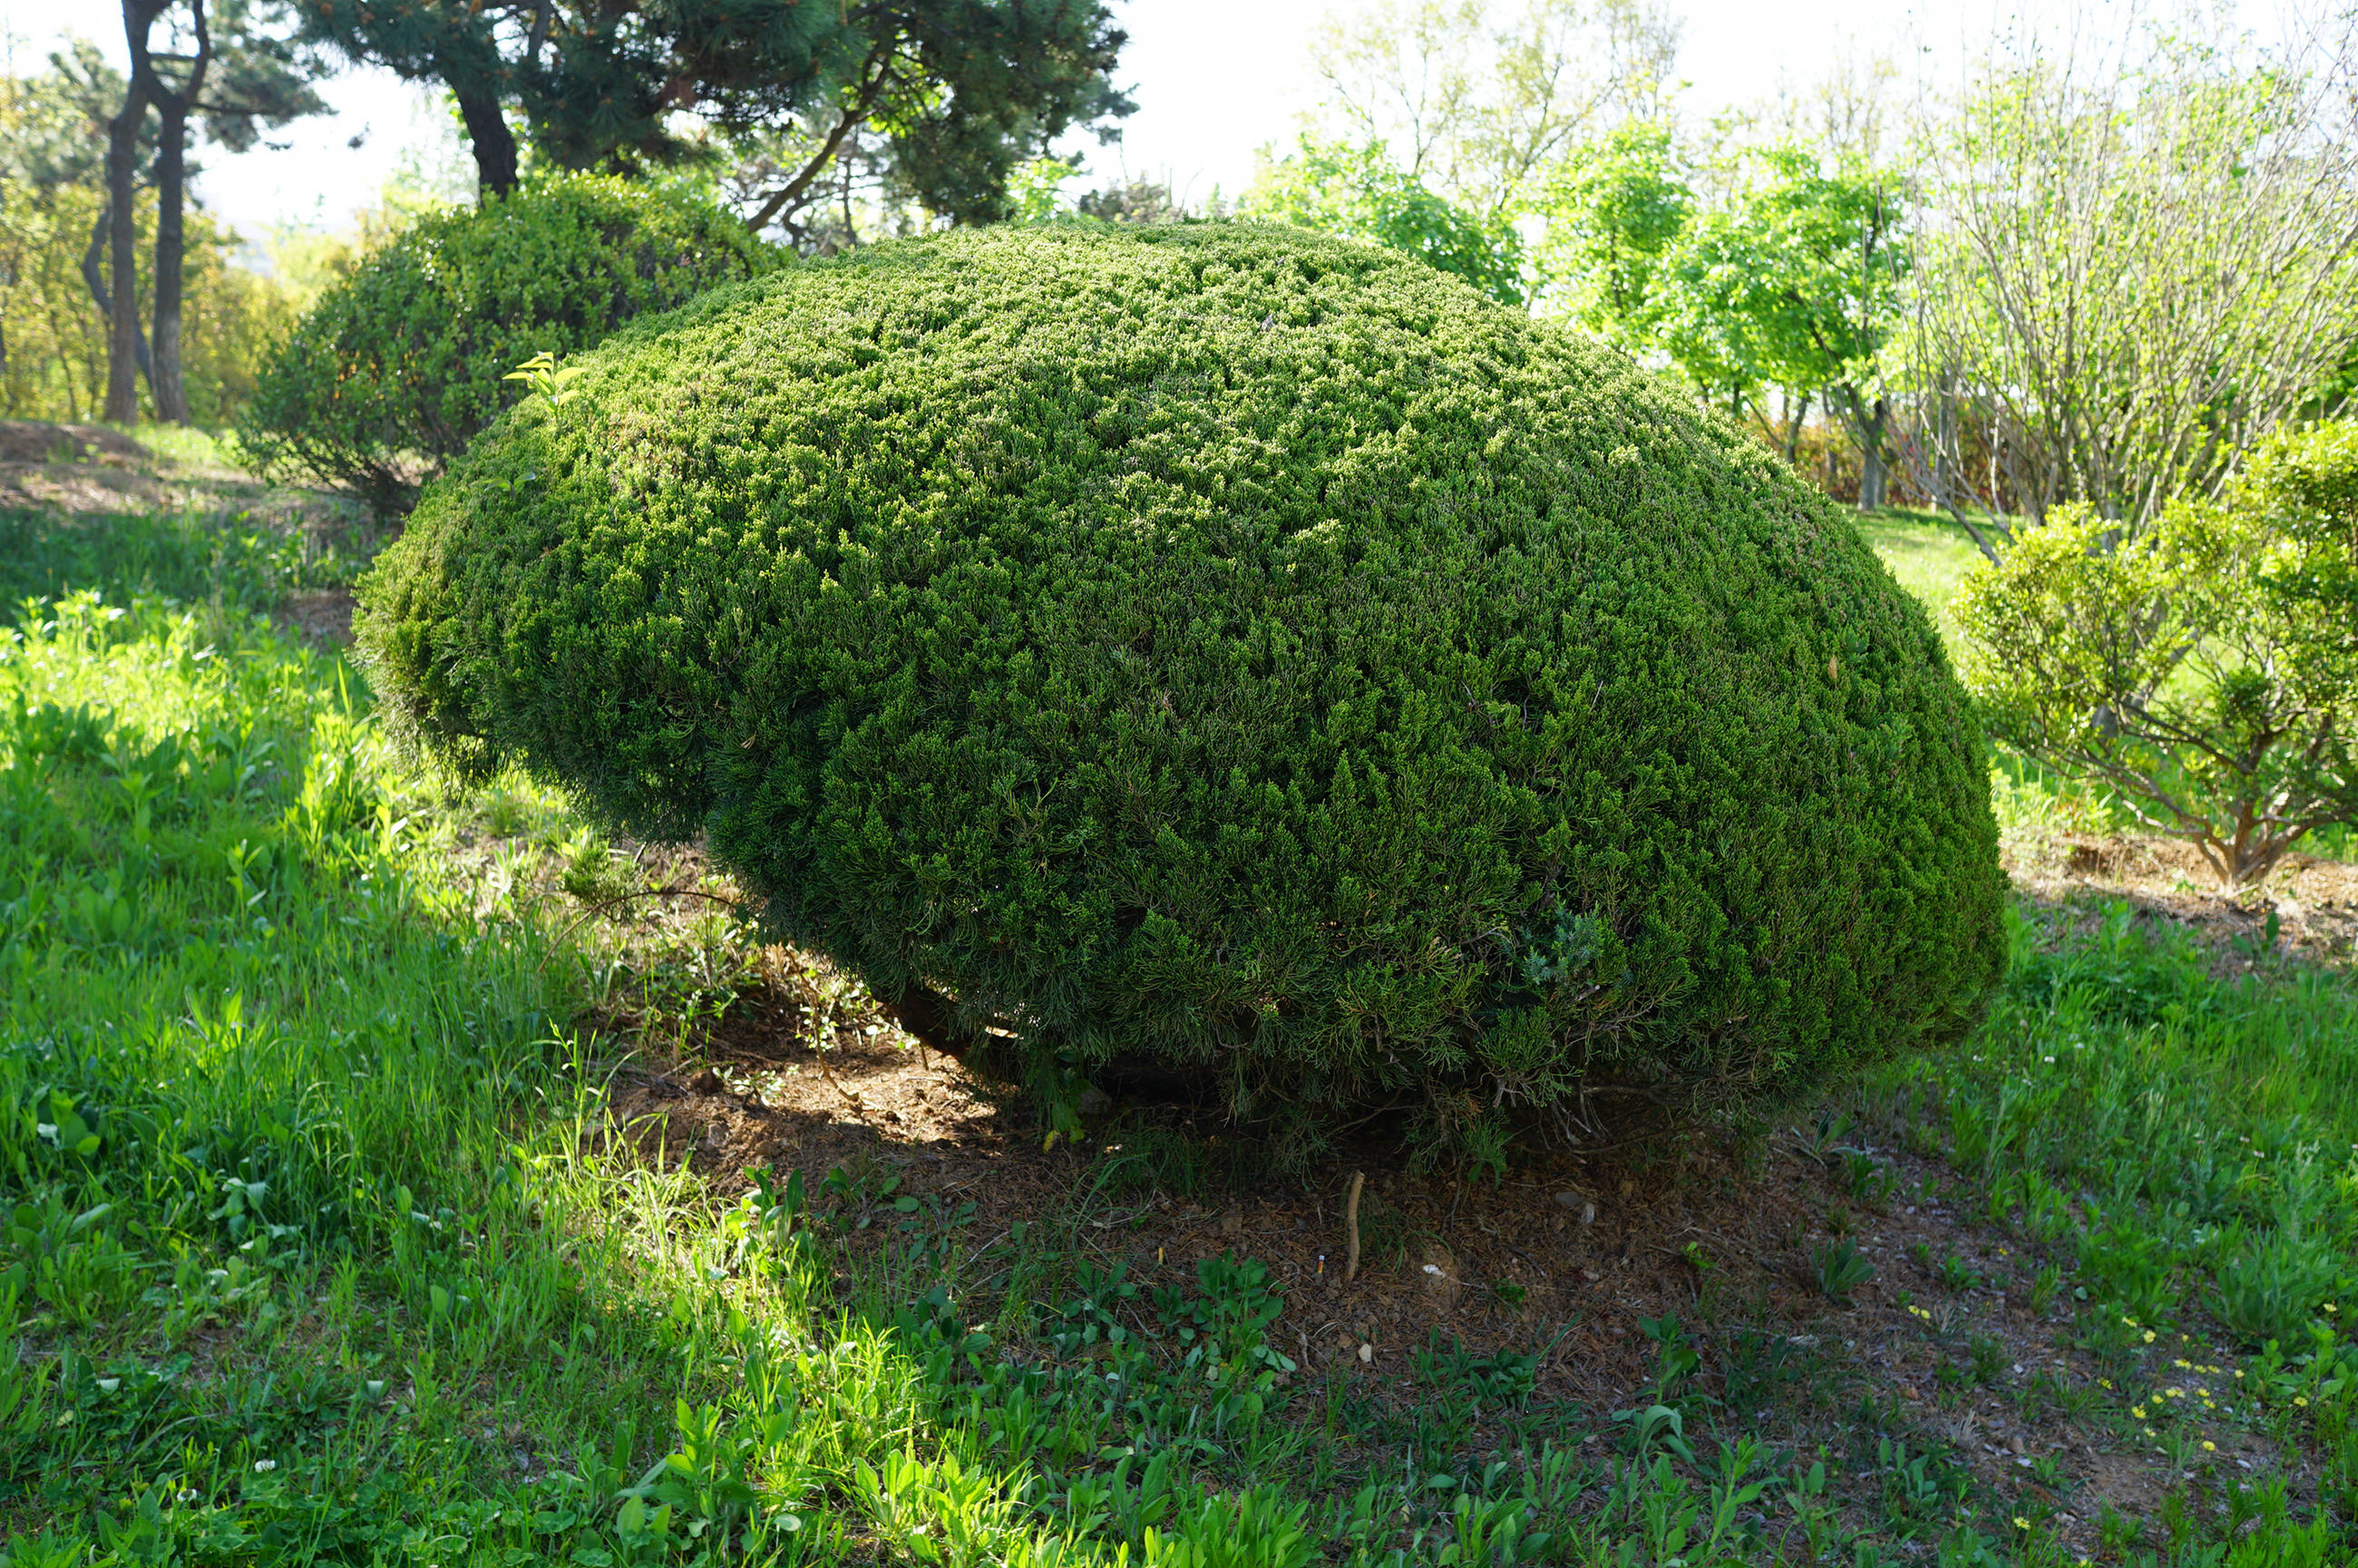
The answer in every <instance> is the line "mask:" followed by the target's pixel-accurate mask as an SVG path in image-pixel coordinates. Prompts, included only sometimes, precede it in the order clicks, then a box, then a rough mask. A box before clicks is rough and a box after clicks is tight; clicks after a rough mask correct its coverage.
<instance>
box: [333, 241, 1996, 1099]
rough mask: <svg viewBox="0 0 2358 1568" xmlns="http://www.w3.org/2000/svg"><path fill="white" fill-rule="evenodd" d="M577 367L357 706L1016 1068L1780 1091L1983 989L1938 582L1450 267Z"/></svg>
mask: <svg viewBox="0 0 2358 1568" xmlns="http://www.w3.org/2000/svg"><path fill="white" fill-rule="evenodd" d="M586 363H587V364H588V366H589V369H588V373H587V374H586V375H585V376H584V377H583V378H582V379H581V381H580V382H579V387H580V388H581V389H582V392H583V395H581V396H580V397H579V399H578V400H577V401H575V402H574V403H572V404H571V405H568V406H565V407H562V408H553V407H548V406H535V407H533V408H531V409H530V410H528V411H525V410H520V411H519V412H518V413H516V414H515V415H513V416H510V417H509V419H508V420H507V421H506V422H504V423H503V425H502V426H501V427H499V429H498V430H497V432H496V433H495V434H494V435H492V437H490V438H486V439H485V440H484V441H483V442H481V443H480V444H479V446H478V447H477V448H476V449H475V450H473V451H472V452H471V453H470V455H469V457H468V458H467V460H466V461H465V462H464V463H463V464H462V465H461V466H460V469H459V470H456V471H455V472H454V473H453V474H452V475H451V477H450V478H449V480H448V481H445V482H444V483H443V484H441V485H439V486H438V487H437V488H436V489H435V490H434V491H433V492H431V493H430V494H429V496H428V497H427V501H426V503H424V504H423V505H421V507H420V508H419V510H418V513H417V514H416V517H415V518H414V520H413V522H412V524H411V527H410V530H409V532H408V534H407V535H406V538H405V539H404V540H403V541H402V542H401V543H400V544H399V545H397V546H395V548H394V550H393V551H392V552H391V553H389V554H388V555H387V556H386V557H384V560H383V562H382V564H381V567H380V568H379V570H378V572H377V574H376V575H375V576H374V578H373V579H372V582H371V584H370V585H369V586H368V588H367V589H366V602H367V603H368V605H369V606H370V608H371V614H370V617H369V619H368V622H367V625H366V629H365V631H364V632H363V633H362V634H363V637H364V639H365V640H366V641H367V643H368V645H369V647H370V649H371V652H372V653H373V656H374V658H375V659H376V661H377V667H378V668H379V670H380V671H381V673H382V676H383V677H384V680H385V681H386V682H389V684H390V687H391V688H392V689H393V690H394V691H395V692H396V693H397V694H398V700H399V702H400V703H401V705H402V706H403V707H404V708H406V710H407V711H408V713H409V714H410V715H411V717H412V718H413V719H414V720H415V721H416V723H417V724H418V725H419V726H420V727H421V728H422V729H423V730H425V731H426V732H427V734H428V735H430V736H432V737H434V738H436V739H438V740H439V741H444V742H445V743H449V744H453V745H454V748H455V749H456V750H458V751H460V752H468V751H470V750H479V751H480V752H481V755H484V756H487V757H495V758H496V757H519V758H523V759H525V760H527V761H528V762H530V763H531V764H533V765H535V766H536V767H538V768H540V769H542V770H545V771H546V773H549V774H550V775H553V776H555V777H557V778H561V779H563V780H565V781H567V782H568V783H569V784H573V785H575V786H577V787H578V788H579V789H580V790H581V791H582V792H583V793H584V794H585V795H586V796H587V797H588V798H589V799H590V800H591V801H593V802H594V803H595V804H596V806H598V808H599V809H600V810H601V811H602V812H603V813H605V814H606V815H608V816H610V817H611V818H613V819H615V820H617V821H619V822H620V823H621V824H622V825H624V826H626V827H628V828H630V829H631V830H633V831H635V832H639V833H642V834H650V835H671V836H678V835H684V834H687V833H691V832H693V831H695V830H697V829H698V828H699V827H703V828H708V830H709V832H710V835H711V843H712V847H713V849H714V850H715V852H716V853H717V854H718V855H719V857H721V859H722V860H724V862H725V863H727V864H728V865H730V867H731V868H732V869H733V870H735V871H736V872H737V873H738V874H739V875H740V876H741V878H742V879H744V880H745V881H747V882H748V884H749V885H750V886H751V887H752V889H753V890H754V891H756V892H758V893H760V894H761V895H763V896H764V897H766V898H767V899H768V900H769V910H770V913H771V915H772V917H773V919H774V921H775V922H776V924H777V926H778V928H779V929H780V930H781V931H782V932H784V934H786V935H788V936H790V937H791V938H792V939H793V940H795V941H796V942H798V943H802V944H806V945H807V946H813V947H816V948H818V949H820V950H824V951H826V952H827V953H829V954H832V955H834V956H835V957H838V959H839V960H841V961H843V962H845V963H847V964H848V965H849V966H850V967H851V968H855V969H856V970H857V971H858V972H860V974H861V975H862V976H863V977H864V978H866V979H868V980H869V982H870V983H871V986H873V987H874V988H875V989H876V990H877V992H878V994H879V995H882V996H885V997H895V996H903V995H907V994H909V993H911V992H912V991H913V990H914V989H916V988H921V987H931V988H938V989H941V990H944V991H947V992H949V993H951V994H952V995H953V996H955V998H956V999H957V1001H958V1003H959V1004H960V1005H961V1009H962V1011H963V1012H964V1014H965V1015H966V1017H967V1019H968V1022H969V1023H972V1022H980V1021H983V1020H990V1019H996V1020H1000V1021H1003V1022H1005V1023H1007V1024H1009V1025H1011V1026H1012V1027H1013V1028H1014V1029H1015V1030H1016V1031H1018V1032H1020V1033H1021V1035H1022V1041H1023V1044H1022V1053H1023V1056H1024V1061H1023V1065H1024V1066H1025V1068H1026V1070H1027V1072H1029V1073H1031V1074H1032V1075H1033V1076H1039V1075H1041V1074H1043V1073H1046V1072H1050V1071H1051V1070H1052V1069H1053V1068H1054V1067H1055V1065H1057V1064H1059V1063H1062V1064H1064V1065H1080V1066H1081V1067H1083V1068H1084V1069H1086V1068H1087V1067H1088V1066H1090V1065H1095V1064H1099V1063H1102V1062H1104V1061H1106V1060H1107V1059H1108V1058H1109V1057H1111V1056H1113V1055H1115V1054H1117V1053H1130V1054H1141V1055H1143V1056H1145V1057H1147V1058H1149V1059H1152V1060H1154V1061H1157V1062H1160V1063H1163V1064H1175V1065H1185V1066H1188V1067H1191V1068H1195V1069H1199V1070H1202V1071H1204V1072H1206V1073H1210V1074H1217V1076H1219V1077H1220V1078H1221V1079H1223V1080H1225V1082H1226V1083H1227V1085H1228V1088H1229V1091H1230V1093H1231V1095H1232V1098H1233V1099H1234V1100H1235V1102H1236V1103H1238V1105H1239V1106H1243V1107H1249V1106H1251V1105H1252V1104H1253V1103H1254V1098H1255V1095H1256V1092H1257V1091H1259V1090H1261V1089H1265V1088H1270V1087H1283V1088H1284V1089H1285V1090H1286V1091H1287V1093H1288V1096H1289V1097H1290V1098H1294V1099H1295V1101H1296V1103H1298V1104H1308V1105H1315V1106H1325V1107H1336V1106H1341V1105H1346V1104H1364V1103H1368V1102H1369V1101H1377V1100H1381V1099H1384V1098H1387V1097H1391V1096H1399V1095H1402V1094H1407V1095H1412V1096H1417V1097H1424V1098H1426V1099H1427V1101H1428V1103H1429V1104H1430V1105H1431V1106H1432V1107H1433V1109H1434V1112H1435V1114H1436V1115H1438V1116H1439V1118H1440V1119H1441V1120H1442V1121H1443V1122H1444V1124H1451V1125H1455V1127H1456V1128H1457V1130H1469V1129H1470V1128H1471V1124H1472V1123H1474V1122H1475V1121H1476V1120H1478V1119H1482V1113H1481V1112H1480V1111H1477V1110H1476V1108H1475V1107H1476V1105H1477V1104H1478V1105H1479V1106H1480V1107H1482V1108H1488V1107H1491V1106H1496V1105H1499V1104H1502V1103H1503V1104H1508V1105H1514V1104H1523V1105H1535V1106H1546V1105H1553V1104H1559V1103H1563V1102H1564V1101H1566V1100H1567V1099H1568V1098H1574V1097H1583V1096H1585V1097H1590V1098H1591V1099H1592V1100H1594V1099H1595V1097H1599V1096H1606V1097H1609V1096H1611V1095H1614V1094H1617V1093H1618V1094H1624V1095H1630V1096H1643V1097H1647V1098H1651V1099H1656V1100H1667V1101H1670V1102H1672V1103H1688V1102H1692V1101H1694V1100H1697V1099H1702V1100H1707V1101H1714V1102H1738V1101H1743V1100H1747V1099H1750V1098H1762V1097H1771V1096H1774V1095H1776V1094H1778V1093H1780V1092H1784V1091H1788V1090H1790V1089H1794V1088H1798V1087H1801V1086H1804V1085H1808V1084H1812V1083H1815V1082H1818V1081H1820V1080H1821V1079H1822V1078H1823V1076H1825V1075H1826V1074H1828V1073H1830V1072H1833V1071H1835V1070H1837V1069H1839V1068H1841V1067H1842V1066H1844V1065H1847V1064H1850V1063H1852V1062H1854V1061H1855V1060H1857V1059H1860V1058H1877V1057H1882V1056H1886V1055H1888V1054H1892V1053H1894V1052H1896V1051H1898V1050H1900V1049H1903V1048H1905V1047H1907V1046H1909V1045H1911V1044H1922V1043H1925V1042H1928V1041H1935V1040H1942V1039H1948V1038H1953V1037H1954V1036H1955V1035H1956V1034H1958V1033H1961V1032H1962V1031H1963V1029H1964V1028H1966V1027H1968V1026H1969V1024H1970V1022H1971V1021H1972V1019H1973V1018H1974V1016H1975V1014H1976V1011H1977V1009H1978V1005H1979V999H1980V997H1981V995H1982V993H1983V991H1984V989H1985V988H1986V986H1987V985H1988V984H1989V983H1990V982H1991V981H1992V980H1993V979H1995V977H1996V970H1997V967H1998V964H1999V962H2000V960H2001V957H2002V954H2001V950H2000V939H1999V935H1998V929H1997V907H1998V895H1999V886H2000V883H1999V879H1998V872H1997V869H1996V859H1995V852H1994V841H1995V830H1994V828H1993V827H1992V824H1991V818H1990V815H1989V807H1988V803H1987V785H1986V781H1985V773H1984V770H1983V763H1982V758H1981V752H1980V741H1979V738H1978V735H1977V733H1976V732H1975V731H1974V729H1973V726H1972V723H1971V721H1970V719H1969V718H1968V716H1967V714H1966V711H1965V708H1964V702H1963V694H1962V693H1961V692H1960V691H1959V690H1958V688H1957V687H1956V686H1955V684H1954V682H1953V681H1952V679H1951V677H1950V675H1949V672H1948V666H1947V664H1946V661H1945V658H1944V656H1943V654H1942V650H1941V647H1940V643H1939V640H1938V638H1937V636H1936V635H1935V634H1934V633H1933V631H1932V629H1931V625H1930V624H1929V623H1928V622H1927V621H1926V620H1925V617H1924V614H1923V612H1922V611H1921V610H1920V608H1918V607H1917V606H1916V605H1915V604H1914V603H1913V602H1912V601H1911V600H1909V599H1908V598H1907V597H1906V595H1904V594H1903V593H1902V592H1900V590H1899V589H1898V588H1897V587H1896V586H1894V584H1893V583H1892V582H1891V579H1889V577H1888V576H1887V575H1886V574H1885V573H1884V571H1883V569H1882V568H1880V567H1879V566H1878V565H1877V562H1876V560H1875V558H1874V557H1873V555H1872V554H1871V553H1870V552H1869V551H1868V550H1867V548H1866V546H1864V545H1863V544H1862V543H1860V541H1859V540H1858V539H1857V537H1856V536H1855V534H1854V533H1853V532H1852V531H1851V529H1850V528H1849V526H1848V524H1845V523H1844V522H1843V521H1842V520H1841V519H1840V518H1839V517H1838V516H1837V515H1836V514H1833V513H1832V512H1831V511H1830V510H1829V509H1828V508H1827V506H1826V505H1825V503H1823V501H1822V500H1820V499H1819V498H1817V497H1815V496H1813V495H1812V494H1811V493H1810V492H1807V491H1806V490H1805V489H1804V488H1803V487H1802V486H1801V485H1800V484H1799V483H1797V482H1795V481H1791V480H1790V478H1788V477H1786V476H1785V475H1783V474H1782V473H1781V472H1779V470H1776V468H1775V467H1774V465H1773V463H1772V460H1769V459H1768V458H1767V457H1765V456H1763V455H1759V454H1758V453H1757V452H1756V451H1755V450H1754V449H1752V448H1751V447H1750V446H1749V445H1748V444H1747V442H1745V441H1744V440H1743V439H1742V438H1740V437H1738V436H1737V435H1736V434H1735V433H1734V432H1733V431H1732V430H1730V429H1728V428H1726V427H1724V426H1721V425H1719V424H1716V423H1714V422H1711V421H1708V420H1706V419H1704V418H1701V417H1698V416H1696V415H1694V414H1693V412H1692V411H1691V410H1690V409H1689V408H1688V407H1687V406H1685V405H1684V404H1683V402H1682V399H1681V398H1679V397H1678V396H1677V395H1675V394H1673V393H1671V392H1668V391H1665V390H1663V389H1661V388H1660V387H1659V386H1658V385H1657V384H1655V383H1654V382H1653V381H1652V380H1651V378H1650V377H1648V376H1646V375H1644V374H1643V373H1640V372H1639V371H1637V370H1636V369H1635V368H1634V367H1631V366H1629V365H1628V364H1627V363H1626V362H1623V361H1620V360H1618V359H1617V358H1615V357H1613V356H1611V355H1609V354H1607V353H1606V352H1604V351H1599V350H1595V349H1593V348H1591V347H1588V346H1586V345H1584V344H1581V343H1579V342H1577V341H1574V340H1572V339H1570V338H1569V337H1566V336H1564V335H1562V334H1560V333H1558V332H1556V331H1554V330H1550V329H1548V328H1545V327H1541V326H1537V325H1534V324H1533V323H1531V322H1530V321H1529V320H1527V319H1524V318H1522V317H1521V316H1520V315H1518V314H1516V313H1514V312H1511V311H1508V310H1504V309H1499V308H1495V307H1493V306H1491V305H1489V304H1487V302H1485V301H1483V300H1481V299H1480V298H1479V297H1476V296H1475V295H1474V294H1473V293H1471V292H1470V291H1468V290H1466V289H1465V288H1464V287H1462V286H1461V285H1459V284H1458V283H1456V282H1455V281H1454V280H1451V279H1447V278H1444V277H1443V276H1440V275H1439V274H1437V273H1434V272H1433V271H1432V270H1431V269H1430V268H1427V267H1424V266H1422V265H1419V264H1416V263H1413V262H1410V261H1407V260H1405V259H1403V258H1401V257H1397V256H1393V255H1390V254H1384V253H1382V252H1379V251H1374V250H1370V249H1367V248H1363V247H1359V246H1356V245H1350V244H1346V243H1335V242H1330V241H1323V240H1319V239H1316V238H1314V237H1311V236H1308V235H1304V234H1302V233H1300V232H1295V231H1290V230H1282V229H1260V228H1253V227H1243V226H1210V227H1202V226H1181V227H1176V228H1168V229H1159V230H1153V229H1150V230H1143V231H1132V232H1128V233H1122V232H1114V231H1111V230H1105V229H1089V228H1083V227H1071V228H1065V227H1057V228H1054V229H1031V230H1012V231H1005V232H991V233H983V234H974V235H963V236H957V237H954V238H946V239H943V240H939V241H930V242H923V243H912V244H906V245H901V246H894V247H881V248H878V249H876V250H874V251H871V252H869V253H865V254H861V255H859V256H857V257H853V258H849V259H847V260H839V261H837V262H834V263H828V264H818V265H810V266H807V267H803V268H798V269H795V270H794V271H791V272H787V273H783V274H780V275H778V276H774V277H773V278H770V279H767V280H764V281H763V282H761V283H758V284H756V285H753V286H751V287H744V288H740V289H735V290H730V291H727V292H725V293H722V294H719V295H716V296H714V297H710V298H708V300H706V301H705V302H703V303H701V304H700V305H698V306H697V307H693V308H690V309H688V310H687V311H686V312H684V313H682V314H680V315H679V316H676V317H674V318H671V319H667V320H665V321H664V322H661V323H654V324H650V325H649V327H648V328H647V329H646V330H640V331H636V332H633V333H632V334H630V335H629V336H628V337H627V338H626V339H624V340H622V341H618V342H617V343H616V344H615V345H613V346H612V347H611V349H610V350H609V351H606V352H603V353H601V354H600V355H598V356H596V357H594V358H593V359H591V360H590V361H588V362H586ZM1476 1097H1478V1098H1476ZM1601 1103H1602V1104H1604V1105H1606V1106H1609V1105H1610V1104H1611V1103H1612V1102H1611V1100H1610V1099H1609V1098H1607V1099H1606V1100H1604V1101H1602V1102H1601ZM1492 1125H1495V1119H1488V1120H1485V1121H1484V1126H1485V1127H1486V1128H1487V1127H1489V1126H1492ZM1481 1136H1485V1134H1483V1133H1480V1132H1477V1133H1476V1137H1477V1139H1478V1138H1479V1137H1481Z"/></svg>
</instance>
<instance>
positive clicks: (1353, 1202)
mask: <svg viewBox="0 0 2358 1568" xmlns="http://www.w3.org/2000/svg"><path fill="white" fill-rule="evenodd" d="M1367 1179H1368V1177H1367V1173H1365V1172H1364V1171H1354V1172H1352V1173H1351V1195H1350V1196H1349V1197H1347V1198H1345V1199H1344V1200H1343V1233H1344V1236H1345V1238H1346V1239H1347V1241H1348V1242H1349V1244H1350V1249H1351V1251H1350V1257H1349V1259H1348V1260H1347V1261H1346V1262H1345V1263H1344V1265H1343V1282H1344V1283H1345V1284H1349V1283H1350V1282H1351V1281H1354V1280H1356V1279H1357V1278H1358V1277H1359V1188H1360V1187H1361V1185H1363V1184H1365V1183H1366V1182H1367Z"/></svg>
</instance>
